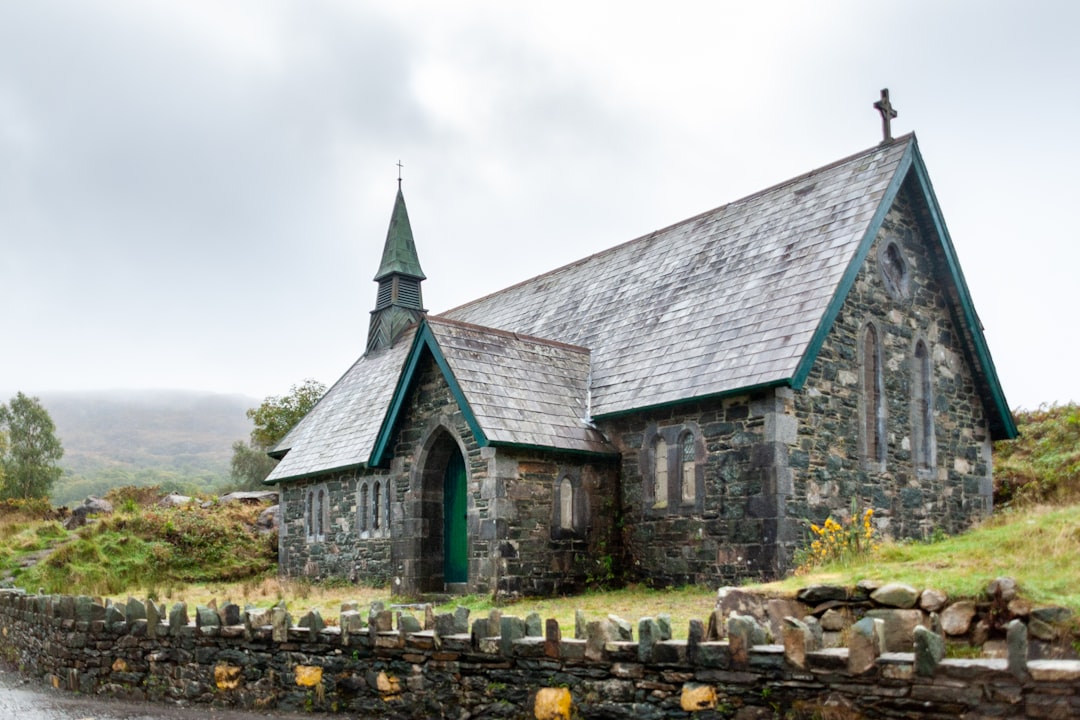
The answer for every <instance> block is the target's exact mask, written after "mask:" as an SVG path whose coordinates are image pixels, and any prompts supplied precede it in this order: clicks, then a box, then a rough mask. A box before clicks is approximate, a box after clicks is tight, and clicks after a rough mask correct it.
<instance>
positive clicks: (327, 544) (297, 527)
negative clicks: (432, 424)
mask: <svg viewBox="0 0 1080 720" xmlns="http://www.w3.org/2000/svg"><path fill="white" fill-rule="evenodd" d="M365 479H366V480H368V481H369V482H372V481H375V480H378V481H379V482H380V483H385V482H388V481H389V480H390V478H389V476H388V473H387V472H386V471H383V470H375V471H351V472H344V473H335V474H333V475H326V476H322V477H318V478H313V479H309V480H306V481H299V482H292V483H286V484H284V485H282V486H281V487H280V489H279V490H280V493H281V495H280V502H281V520H280V529H279V532H278V567H279V569H280V571H281V573H282V574H283V575H286V576H289V577H295V578H309V579H312V580H325V579H328V578H344V579H348V580H350V581H352V582H359V583H366V584H372V585H379V584H383V583H385V582H388V581H389V579H390V577H391V574H392V569H393V566H392V564H391V558H390V538H389V534H388V533H382V534H380V535H378V536H373V535H372V532H371V531H370V530H369V531H368V533H367V537H363V538H361V533H360V530H359V528H360V523H359V512H358V504H359V486H360V482H361V481H363V480H365ZM319 490H322V491H323V492H324V493H325V495H324V497H325V502H326V510H325V513H324V517H323V521H324V523H325V526H324V530H323V532H321V533H319V532H315V533H313V532H310V531H309V522H308V514H309V513H308V507H307V499H308V497H309V495H313V494H314V496H315V497H317V496H318V492H319ZM312 512H315V513H317V512H318V510H317V508H313V509H312Z"/></svg>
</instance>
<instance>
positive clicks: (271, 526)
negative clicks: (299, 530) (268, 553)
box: [255, 505, 281, 532]
mask: <svg viewBox="0 0 1080 720" xmlns="http://www.w3.org/2000/svg"><path fill="white" fill-rule="evenodd" d="M280 522H281V506H280V505H271V506H270V507H268V508H266V509H265V510H263V511H262V512H261V513H259V519H258V520H256V521H255V527H256V528H257V529H258V530H259V531H260V532H273V531H275V530H277V529H278V524H279V523H280Z"/></svg>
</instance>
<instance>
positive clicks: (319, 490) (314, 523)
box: [304, 485, 330, 542]
mask: <svg viewBox="0 0 1080 720" xmlns="http://www.w3.org/2000/svg"><path fill="white" fill-rule="evenodd" d="M329 504H330V503H329V496H328V495H327V492H326V488H325V487H324V486H322V485H319V486H316V487H311V488H308V489H307V491H306V493H305V495H304V535H305V536H306V538H307V541H308V542H321V541H322V540H325V539H326V528H327V526H328V525H329V524H330V508H329Z"/></svg>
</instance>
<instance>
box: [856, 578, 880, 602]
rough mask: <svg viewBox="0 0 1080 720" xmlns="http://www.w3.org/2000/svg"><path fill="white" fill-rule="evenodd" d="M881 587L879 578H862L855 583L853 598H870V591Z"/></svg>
mask: <svg viewBox="0 0 1080 720" xmlns="http://www.w3.org/2000/svg"><path fill="white" fill-rule="evenodd" d="M879 587H881V583H879V582H878V581H877V580H860V581H859V582H857V583H855V591H854V592H852V593H851V599H852V600H855V601H862V600H869V599H870V593H872V592H874V591H875V590H877V589H878V588H879Z"/></svg>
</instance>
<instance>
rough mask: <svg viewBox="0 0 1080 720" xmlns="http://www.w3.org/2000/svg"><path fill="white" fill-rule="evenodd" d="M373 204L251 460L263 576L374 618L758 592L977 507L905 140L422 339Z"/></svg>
mask: <svg viewBox="0 0 1080 720" xmlns="http://www.w3.org/2000/svg"><path fill="white" fill-rule="evenodd" d="M424 278H425V276H424V273H423V271H422V270H421V268H420V262H419V259H418V256H417V252H416V247H415V244H414V241H413V236H412V230H411V228H410V225H409V217H408V214H407V212H406V209H405V200H404V197H403V195H402V193H401V189H400V185H399V188H398V194H397V198H396V201H395V203H394V208H393V214H392V217H391V221H390V228H389V231H388V233H387V237H386V243H385V247H384V251H383V256H382V262H381V264H380V266H379V269H378V272H377V274H376V276H375V281H376V282H377V283H378V291H377V295H376V302H375V309H374V310H373V311H372V312H371V319H370V330H369V335H368V340H367V350H366V352H365V353H364V355H363V356H362V357H360V358H359V359H358V360H357V361H356V363H355V364H354V365H353V366H352V367H351V368H350V369H349V370H348V371H347V372H346V373H345V374H344V375H343V376H342V377H341V379H340V380H338V382H337V383H336V384H335V385H334V386H333V387H332V388H331V389H330V390H329V391H328V392H327V393H326V395H325V397H323V398H322V400H321V401H320V402H319V403H318V405H317V406H316V407H315V408H314V409H313V410H312V411H311V413H310V414H309V415H308V416H307V417H306V418H304V420H302V421H301V422H300V423H299V424H298V425H297V426H296V427H295V428H294V429H293V430H292V431H291V432H290V433H289V434H288V436H287V437H286V438H285V439H284V440H282V442H281V443H280V444H279V445H278V446H277V447H276V448H275V449H274V451H273V452H272V454H273V455H274V456H275V457H277V458H279V459H280V463H279V464H278V465H277V467H276V468H275V469H274V471H273V473H272V474H271V475H270V477H269V478H268V479H267V482H268V483H276V484H279V485H280V490H281V497H282V516H281V531H280V563H281V571H282V573H283V574H285V575H290V576H307V577H311V578H332V577H338V578H348V579H351V580H354V581H357V582H389V583H392V586H393V588H394V590H395V591H396V592H399V593H408V594H415V593H422V592H446V591H449V592H469V593H488V592H493V591H498V592H501V593H507V594H511V595H513V594H551V593H561V592H569V591H574V590H577V589H580V588H581V587H583V586H585V585H587V584H589V583H591V582H595V581H598V580H604V579H608V578H612V577H624V578H627V579H631V580H642V581H645V582H649V583H653V584H659V585H665V584H683V583H707V584H712V585H717V584H724V583H733V582H737V581H739V580H742V579H746V578H772V577H775V576H778V575H781V574H783V573H784V572H785V571H786V570H788V569H789V568H790V567H791V564H792V555H793V552H794V550H795V549H796V548H798V547H799V546H800V545H802V544H804V543H805V542H807V532H808V522H817V523H820V522H822V521H823V520H824V519H825V518H826V517H827V516H829V515H832V516H833V517H841V516H844V515H847V514H849V513H850V511H851V507H852V504H853V503H855V504H856V505H857V506H858V508H859V509H860V510H861V509H865V508H873V509H874V511H875V515H874V517H875V519H876V522H877V524H878V527H879V530H881V531H882V532H883V533H884V534H886V535H888V536H892V537H915V538H918V537H925V536H927V535H929V534H930V533H931V532H933V531H935V530H937V529H939V528H940V529H941V530H944V531H945V532H948V533H952V532H956V531H959V530H962V529H964V528H965V527H966V526H968V525H969V524H970V523H971V522H973V521H974V520H976V519H978V518H981V517H984V516H985V515H987V514H988V513H989V512H990V510H991V476H992V469H991V456H990V448H991V442H992V441H993V440H997V439H1001V438H1011V437H1014V436H1015V435H1016V426H1015V423H1014V420H1013V418H1012V415H1011V413H1010V411H1009V407H1008V405H1007V403H1006V400H1005V397H1004V395H1003V393H1002V390H1001V387H1000V385H999V383H998V378H997V374H996V372H995V369H994V364H993V361H992V360H991V357H990V352H989V349H988V348H987V344H986V340H985V338H984V336H983V332H982V327H981V324H980V321H979V317H978V315H977V314H976V312H975V308H974V306H973V304H972V300H971V297H970V294H969V292H968V288H967V284H966V283H965V281H964V276H963V273H962V272H961V269H960V265H959V262H958V260H957V257H956V253H955V251H954V249H953V244H952V241H951V240H950V238H949V233H948V230H947V228H946V226H945V221H944V218H943V217H942V215H941V210H940V208H939V206H938V203H937V199H936V198H935V196H934V191H933V187H932V185H931V183H930V178H929V175H928V174H927V170H926V166H925V164H924V162H923V158H922V155H921V154H920V152H919V147H918V143H917V142H916V139H915V137H914V136H913V135H909V136H906V137H901V138H897V139H895V140H894V139H891V138H889V137H888V133H886V140H885V141H884V142H882V143H881V144H880V145H877V146H875V147H873V148H871V149H869V150H866V151H864V152H860V153H858V154H856V155H853V156H851V157H848V158H845V159H843V160H840V161H838V162H835V163H833V164H831V165H828V166H826V167H822V168H819V169H817V170H813V171H811V172H809V173H807V174H805V175H802V176H799V177H796V178H793V179H791V180H788V181H786V182H783V183H780V184H779V185H775V186H774V187H771V188H768V189H766V190H763V191H761V192H759V193H756V194H754V195H751V196H749V197H746V198H743V199H742V200H738V201H736V202H732V203H730V204H727V205H723V206H721V207H718V208H716V209H714V210H709V211H707V212H704V213H702V214H700V215H698V216H696V217H692V218H689V219H687V220H683V221H681V222H678V223H676V224H674V225H671V226H669V227H667V228H664V229H662V230H657V231H656V232H653V233H651V234H649V235H646V236H644V237H640V238H637V239H636V240H631V241H630V242H627V243H625V244H622V245H618V246H616V247H613V248H611V249H609V250H606V251H603V252H600V253H597V254H595V255H592V256H590V257H586V258H583V259H581V260H579V261H577V262H575V263H572V264H570V265H567V266H566V267H562V268H559V269H557V270H553V271H551V272H548V273H545V274H543V275H540V276H538V277H536V278H533V279H532V280H527V281H525V282H522V283H520V284H517V285H514V286H512V287H509V288H506V289H505V290H502V291H500V292H497V293H494V294H492V295H489V296H487V297H483V298H480V299H478V300H475V301H473V302H471V303H468V304H466V305H463V306H461V307H458V308H455V309H453V310H449V311H447V312H444V313H442V314H439V315H429V314H427V312H426V311H425V310H424V303H423V300H422V294H421V283H422V282H423V280H424Z"/></svg>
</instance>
